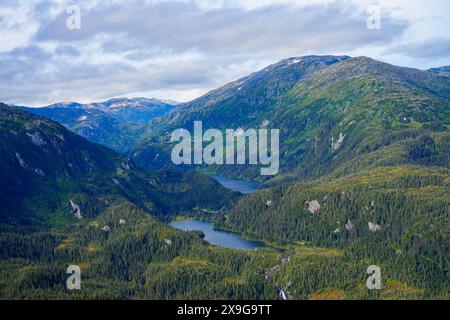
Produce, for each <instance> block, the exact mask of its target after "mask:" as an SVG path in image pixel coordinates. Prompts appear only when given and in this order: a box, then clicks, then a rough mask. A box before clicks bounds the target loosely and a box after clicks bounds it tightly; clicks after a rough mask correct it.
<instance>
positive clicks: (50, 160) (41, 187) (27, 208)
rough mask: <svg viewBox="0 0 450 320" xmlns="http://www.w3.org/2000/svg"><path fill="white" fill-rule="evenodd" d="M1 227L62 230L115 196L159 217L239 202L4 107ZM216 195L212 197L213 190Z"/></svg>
mask: <svg viewBox="0 0 450 320" xmlns="http://www.w3.org/2000/svg"><path fill="white" fill-rule="evenodd" d="M0 128H1V129H0V142H1V143H0V145H1V146H0V154H1V158H0V177H1V179H0V187H1V190H2V193H1V195H0V216H1V217H2V220H1V228H6V229H8V228H11V227H12V226H14V225H17V226H18V227H19V228H22V227H23V226H24V225H27V226H30V227H31V226H46V225H47V226H48V225H64V224H65V223H70V222H74V221H77V220H78V218H77V217H76V215H77V214H76V213H77V212H79V213H80V215H81V216H82V217H94V216H96V215H97V214H99V213H100V212H101V211H102V209H103V208H105V207H106V206H107V205H108V204H109V203H111V202H113V201H114V200H115V199H117V198H126V199H128V201H130V202H132V203H134V204H135V205H137V206H139V207H140V208H142V209H143V210H146V211H148V212H150V213H153V214H155V215H158V216H161V215H163V216H167V215H174V214H176V213H181V212H185V211H189V210H192V209H193V208H205V209H211V210H219V209H221V208H223V207H224V206H226V205H228V204H229V203H230V202H231V201H232V200H233V199H235V198H236V197H237V195H236V194H233V193H231V192H229V191H227V190H226V189H224V188H223V187H221V186H220V184H218V183H217V182H215V181H214V180H212V179H209V178H207V177H205V176H202V175H201V174H197V173H187V174H178V173H173V172H169V171H161V172H154V173H143V172H141V171H140V170H137V169H136V168H134V167H133V165H131V164H130V163H129V161H128V160H127V159H126V158H125V157H123V156H121V155H119V154H117V153H115V152H114V151H112V150H110V149H108V148H106V147H103V146H100V145H97V144H94V143H91V142H89V141H87V140H86V139H84V138H82V137H80V136H78V135H76V134H74V133H72V132H70V131H68V130H67V129H65V128H64V127H62V126H61V125H59V124H57V123H55V122H52V121H50V120H47V119H45V118H42V117H39V116H35V115H32V114H31V113H28V112H25V111H20V110H16V109H14V108H11V107H8V106H6V105H0ZM211 191H213V192H211Z"/></svg>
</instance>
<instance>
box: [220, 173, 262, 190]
mask: <svg viewBox="0 0 450 320" xmlns="http://www.w3.org/2000/svg"><path fill="white" fill-rule="evenodd" d="M211 178H213V179H214V180H216V181H217V182H219V183H220V184H221V185H223V186H224V187H225V188H227V189H230V190H233V191H238V192H240V193H242V194H250V193H253V192H255V191H257V190H258V187H259V183H258V182H253V181H246V180H240V179H230V178H225V177H222V176H211Z"/></svg>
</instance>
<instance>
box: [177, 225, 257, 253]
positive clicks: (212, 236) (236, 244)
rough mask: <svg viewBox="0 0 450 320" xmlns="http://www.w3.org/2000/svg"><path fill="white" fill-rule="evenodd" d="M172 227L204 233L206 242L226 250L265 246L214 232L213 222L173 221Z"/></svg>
mask: <svg viewBox="0 0 450 320" xmlns="http://www.w3.org/2000/svg"><path fill="white" fill-rule="evenodd" d="M170 225H171V226H172V227H174V228H176V229H179V230H183V231H193V230H196V231H202V232H203V233H204V234H205V240H206V241H208V242H209V243H211V244H215V245H217V246H221V247H225V248H231V249H240V250H250V249H254V248H258V247H262V246H263V245H264V244H263V243H261V242H256V241H249V240H245V239H244V238H242V237H241V236H240V235H239V234H237V233H232V232H227V231H222V230H214V223H212V222H205V221H200V220H185V221H172V222H171V223H170Z"/></svg>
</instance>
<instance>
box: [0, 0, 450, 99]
mask: <svg viewBox="0 0 450 320" xmlns="http://www.w3.org/2000/svg"><path fill="white" fill-rule="evenodd" d="M72 5H78V6H79V8H80V12H81V20H80V22H81V25H80V27H81V29H77V28H75V29H73V28H68V27H67V21H68V19H69V25H70V26H75V27H77V26H76V19H75V20H74V19H73V18H74V16H73V11H70V12H68V11H67V9H68V7H70V6H72ZM373 5H376V6H378V8H379V9H380V12H381V20H380V23H381V28H380V29H374V28H372V27H371V28H368V26H367V20H368V19H369V17H370V16H371V15H372V14H373V12H374V11H373V10H372V11H370V12H368V11H367V9H368V8H369V7H370V6H373ZM375 12H376V11H375ZM449 13H450V1H449V0H379V1H377V0H372V1H365V0H344V1H343V0H339V1H330V0H309V1H306V0H305V1H303V0H297V1H295V0H230V1H227V0H222V1H220V0H214V1H213V0H211V1H209V0H177V1H161V0H159V1H158V0H147V1H145V0H139V1H138V0H89V1H76V0H72V1H65V0H51V1H50V0H49V1H47V0H1V2H0V101H1V102H5V103H10V104H19V105H29V106H41V105H45V104H50V103H54V102H60V101H77V102H93V101H100V100H104V99H108V98H112V97H122V96H127V97H137V96H144V97H156V98H160V99H172V100H177V101H188V100H191V99H194V98H196V97H198V96H200V95H201V94H204V93H206V92H207V91H209V90H210V89H213V88H217V87H219V86H221V85H224V84H226V83H227V82H230V81H233V80H236V79H238V78H240V77H242V76H245V75H247V74H249V73H251V72H254V71H257V70H259V69H261V68H263V67H265V66H267V65H268V64H271V63H274V62H277V61H279V60H281V59H285V58H288V57H293V56H302V55H308V54H347V55H350V56H361V55H364V56H370V57H373V58H375V59H379V60H382V61H385V62H389V63H392V64H396V65H401V66H409V67H416V68H421V69H427V68H431V67H435V66H443V65H450V18H449V16H450V15H449ZM369 20H370V19H369ZM370 21H372V20H370ZM74 22H75V25H74V24H73V23H74ZM369 25H371V26H374V24H369Z"/></svg>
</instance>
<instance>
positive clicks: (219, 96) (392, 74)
mask: <svg viewBox="0 0 450 320" xmlns="http://www.w3.org/2000/svg"><path fill="white" fill-rule="evenodd" d="M449 110H450V79H448V78H446V77H441V76H438V75H435V74H433V73H430V72H427V71H420V70H416V69H410V68H402V67H396V66H393V65H389V64H387V63H383V62H380V61H376V60H373V59H370V58H366V57H357V58H349V57H330V56H323V57H321V56H307V57H299V58H291V59H287V60H283V61H281V62H279V63H277V64H275V65H272V66H269V67H268V68H265V69H263V70H261V71H260V72H257V73H255V74H253V75H250V76H249V77H246V78H243V79H241V80H238V81H236V82H233V83H231V84H228V85H226V86H224V87H222V88H220V89H217V90H214V91H212V92H210V93H208V94H206V95H205V96H203V97H201V98H199V99H197V100H194V101H192V102H189V103H186V104H181V105H179V106H177V108H175V109H174V110H173V111H172V112H170V113H169V114H168V115H166V116H164V117H162V118H159V119H157V120H155V121H154V122H152V127H153V128H154V129H153V131H152V132H150V135H149V136H148V137H147V138H146V139H144V140H143V142H142V143H141V144H140V145H138V146H137V147H136V148H135V149H134V150H133V151H132V152H131V157H132V161H133V162H134V163H135V164H136V165H137V166H140V167H143V168H160V167H166V166H168V167H170V166H171V163H170V157H169V155H170V150H171V148H172V146H173V144H170V143H169V138H170V133H171V132H172V131H173V130H174V129H177V128H185V129H188V130H191V129H192V126H193V123H194V121H196V120H201V121H203V128H204V130H206V128H217V129H220V130H224V129H227V128H230V129H237V128H242V129H248V128H255V129H258V128H263V127H264V128H268V129H279V130H280V165H281V169H280V174H279V175H278V176H277V177H275V178H274V179H272V181H271V182H277V181H286V180H298V179H301V180H311V179H316V178H319V177H322V176H325V175H329V174H332V173H334V174H335V175H337V176H342V175H346V174H349V173H354V172H355V171H358V170H362V169H367V168H376V167H380V166H391V165H400V164H427V165H436V166H444V167H448V165H449V156H448V155H449V152H448V150H449V125H450V114H449ZM208 169H209V170H211V168H208ZM214 170H216V172H219V173H221V174H223V175H228V176H236V177H243V178H247V179H261V177H260V176H259V172H260V171H259V168H258V167H257V166H231V165H227V166H218V167H217V168H214Z"/></svg>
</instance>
